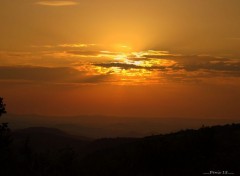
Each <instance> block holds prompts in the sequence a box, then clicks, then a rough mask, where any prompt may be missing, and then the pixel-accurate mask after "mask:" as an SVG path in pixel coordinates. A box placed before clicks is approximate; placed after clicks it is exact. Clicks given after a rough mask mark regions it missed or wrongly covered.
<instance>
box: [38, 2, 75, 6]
mask: <svg viewBox="0 0 240 176" xmlns="http://www.w3.org/2000/svg"><path fill="white" fill-rule="evenodd" d="M36 4H38V5H44V6H72V5H77V4H78V3H77V2H75V1H39V2H37V3H36Z"/></svg>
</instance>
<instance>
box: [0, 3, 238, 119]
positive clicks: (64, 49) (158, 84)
mask: <svg viewBox="0 0 240 176" xmlns="http://www.w3.org/2000/svg"><path fill="white" fill-rule="evenodd" d="M0 96H2V97H4V101H5V103H6V104H7V110H8V113H13V114H41V115H65V116H68V115H82V114H84V115H114V116H132V117H136V116H142V117H159V118H163V117H164V118H166V117H179V118H182V117H184V118H185V117H186V118H234V119H237V118H240V110H239V107H240V1H239V0H202V1H200V0H1V1H0Z"/></svg>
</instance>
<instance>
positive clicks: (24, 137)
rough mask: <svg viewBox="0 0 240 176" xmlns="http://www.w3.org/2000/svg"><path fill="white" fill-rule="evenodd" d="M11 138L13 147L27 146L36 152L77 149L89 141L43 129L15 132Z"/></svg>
mask: <svg viewBox="0 0 240 176" xmlns="http://www.w3.org/2000/svg"><path fill="white" fill-rule="evenodd" d="M12 137H13V142H14V145H16V146H20V145H29V147H31V148H33V149H34V150H37V151H45V150H56V149H60V148H63V147H67V146H68V147H72V148H74V149H79V148H82V147H83V146H85V145H86V144H88V143H89V142H90V140H91V139H90V138H86V137H82V136H75V135H70V134H68V133H66V132H63V131H61V130H59V129H56V128H45V127H31V128H26V129H21V130H16V131H14V132H13V134H12ZM26 143H27V144H26Z"/></svg>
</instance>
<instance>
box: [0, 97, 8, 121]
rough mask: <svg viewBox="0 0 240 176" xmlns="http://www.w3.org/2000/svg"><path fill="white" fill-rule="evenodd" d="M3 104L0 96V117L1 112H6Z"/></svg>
mask: <svg viewBox="0 0 240 176" xmlns="http://www.w3.org/2000/svg"><path fill="white" fill-rule="evenodd" d="M5 106H6V105H5V104H4V103H3V98H2V97H0V117H1V116H2V114H5V113H7V112H6V109H5Z"/></svg>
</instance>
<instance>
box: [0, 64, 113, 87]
mask: <svg viewBox="0 0 240 176" xmlns="http://www.w3.org/2000/svg"><path fill="white" fill-rule="evenodd" d="M107 78H109V75H107V74H106V75H104V74H103V75H89V74H87V72H85V71H79V70H77V69H74V68H71V67H33V66H15V67H0V80H1V81H6V80H8V81H11V80H12V81H18V82H19V81H23V82H24V81H31V82H40V83H99V82H104V81H105V80H106V79H107Z"/></svg>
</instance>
